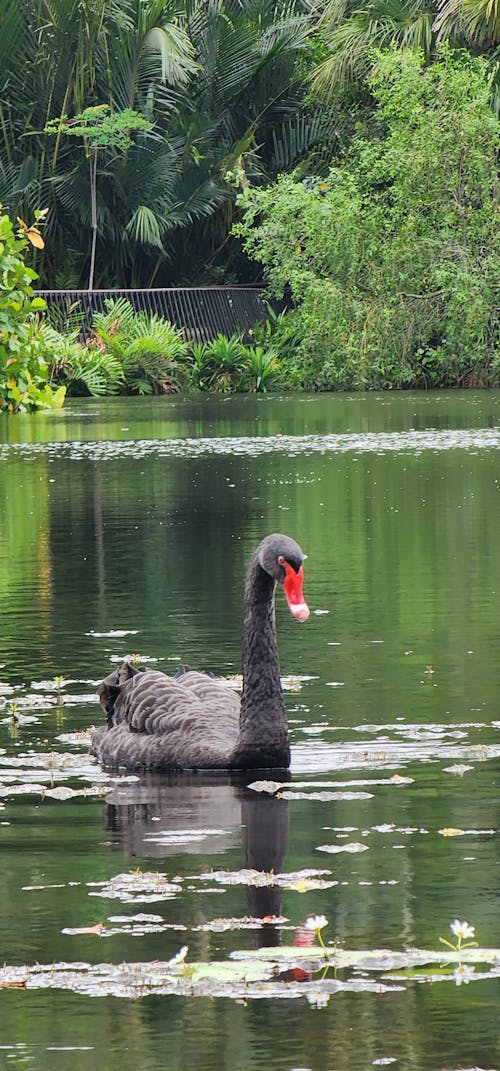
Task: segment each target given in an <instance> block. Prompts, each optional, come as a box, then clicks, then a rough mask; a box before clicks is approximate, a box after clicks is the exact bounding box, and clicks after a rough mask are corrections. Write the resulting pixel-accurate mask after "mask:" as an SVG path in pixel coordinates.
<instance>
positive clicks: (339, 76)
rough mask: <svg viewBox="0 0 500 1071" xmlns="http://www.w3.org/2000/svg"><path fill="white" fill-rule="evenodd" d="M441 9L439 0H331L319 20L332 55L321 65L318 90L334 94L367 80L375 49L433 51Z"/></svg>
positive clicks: (328, 96)
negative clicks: (394, 47)
mask: <svg viewBox="0 0 500 1071" xmlns="http://www.w3.org/2000/svg"><path fill="white" fill-rule="evenodd" d="M436 13H437V8H436V3H435V0H327V2H326V4H325V5H324V9H323V11H322V13H321V17H320V19H319V23H318V26H319V29H320V32H321V35H322V37H323V40H324V44H325V48H326V49H327V51H328V56H327V57H326V59H324V60H323V61H322V63H321V64H320V65H319V66H318V67H317V69H316V71H315V74H314V79H313V85H314V88H315V90H316V92H318V93H319V94H320V95H321V96H322V97H325V98H326V99H333V98H335V97H337V96H338V94H339V92H341V91H342V90H345V89H346V88H347V87H348V86H350V85H353V84H356V83H360V82H362V81H363V80H364V78H365V76H366V75H367V73H368V72H369V70H370V68H371V53H372V51H373V49H384V48H392V47H393V46H397V47H405V48H412V49H417V48H418V49H421V50H422V51H423V53H424V55H425V56H426V57H429V56H430V55H431V53H432V50H433V48H434V45H435V33H434V30H433V24H434V20H435V18H436Z"/></svg>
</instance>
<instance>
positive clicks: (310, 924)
mask: <svg viewBox="0 0 500 1071" xmlns="http://www.w3.org/2000/svg"><path fill="white" fill-rule="evenodd" d="M304 926H305V928H306V930H314V931H315V933H318V932H319V930H322V929H323V927H324V926H328V919H327V917H326V915H309V918H307V919H306V921H305V923H304Z"/></svg>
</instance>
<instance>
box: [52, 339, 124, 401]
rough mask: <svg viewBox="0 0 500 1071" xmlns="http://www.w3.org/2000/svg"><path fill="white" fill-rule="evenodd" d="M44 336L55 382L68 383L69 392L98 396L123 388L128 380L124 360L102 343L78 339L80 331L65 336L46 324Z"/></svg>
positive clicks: (66, 384) (113, 392) (53, 381)
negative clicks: (83, 342) (124, 382)
mask: <svg viewBox="0 0 500 1071" xmlns="http://www.w3.org/2000/svg"><path fill="white" fill-rule="evenodd" d="M42 335H43V340H44V345H45V349H46V354H47V358H48V359H49V361H50V378H51V382H52V383H61V382H62V383H64V384H65V386H66V387H67V390H68V393H69V394H91V395H93V396H96V397H98V396H99V395H104V394H115V393H116V392H117V391H118V390H119V389H120V387H121V385H122V383H123V379H124V374H123V368H122V366H121V364H120V361H119V360H117V358H116V357H114V356H113V355H112V354H110V353H106V352H105V351H104V352H103V351H102V350H101V349H99V347H98V346H95V345H84V344H82V343H81V342H78V340H77V336H78V335H79V330H76V331H73V332H71V333H70V334H68V335H65V334H61V332H59V331H56V330H55V328H54V327H52V326H51V325H50V324H49V323H43V324H42Z"/></svg>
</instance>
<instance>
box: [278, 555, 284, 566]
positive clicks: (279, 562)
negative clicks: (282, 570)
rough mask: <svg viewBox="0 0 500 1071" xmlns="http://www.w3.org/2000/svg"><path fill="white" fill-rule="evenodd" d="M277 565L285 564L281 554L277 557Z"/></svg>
mask: <svg viewBox="0 0 500 1071" xmlns="http://www.w3.org/2000/svg"><path fill="white" fill-rule="evenodd" d="M278 564H279V565H284V564H285V559H284V557H283V555H282V554H280V555H279V558H278Z"/></svg>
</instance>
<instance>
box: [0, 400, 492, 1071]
mask: <svg viewBox="0 0 500 1071" xmlns="http://www.w3.org/2000/svg"><path fill="white" fill-rule="evenodd" d="M499 455H500V392H498V391H491V392H443V393H428V394H426V393H420V394H413V393H394V394H392V393H387V394H378V395H314V396H304V397H299V396H272V395H270V396H262V397H259V396H244V397H243V396H237V397H223V396H220V397H215V396H211V397H210V396H193V397H189V398H179V397H172V398H146V399H133V398H128V399H122V398H120V399H113V398H111V399H104V400H97V399H73V400H71V401H70V403H68V404H67V406H66V407H65V408H64V409H63V410H62V411H61V412H57V413H56V412H55V413H42V414H37V415H33V416H23V415H20V416H14V417H9V418H7V417H4V418H3V421H2V423H1V425H0V457H1V461H2V466H1V477H0V495H1V511H0V516H1V522H0V523H1V535H2V538H1V545H0V586H1V595H2V610H3V613H2V641H3V643H2V653H1V655H0V659H1V662H2V668H1V672H0V697H1V702H2V709H1V710H0V858H1V866H0V903H1V907H2V927H1V956H0V959H1V961H2V962H3V964H4V968H3V969H0V987H1V988H2V991H1V994H0V1004H1V1017H0V1022H1V1029H0V1067H6V1068H7V1067H16V1066H17V1065H22V1066H28V1067H29V1066H31V1067H33V1068H35V1069H36V1071H59V1069H63V1071H67V1069H68V1068H70V1067H76V1068H78V1069H79V1071H80V1069H82V1071H87V1069H89V1071H90V1069H92V1071H94V1069H103V1071H115V1069H116V1071H135V1069H136V1068H137V1066H140V1067H141V1071H157V1069H158V1068H159V1067H163V1066H165V1067H168V1068H169V1069H170V1071H181V1069H182V1071H184V1069H186V1068H190V1069H191V1068H202V1069H203V1071H233V1069H234V1068H237V1069H238V1071H260V1069H262V1068H263V1067H265V1068H266V1069H269V1071H297V1069H311V1071H363V1069H365V1068H370V1067H372V1066H375V1067H377V1066H391V1067H392V1066H393V1067H394V1068H396V1069H398V1068H401V1069H404V1071H410V1069H411V1071H436V1069H438V1068H447V1069H458V1068H473V1067H474V1068H476V1067H479V1068H487V1069H490V1071H491V1069H493V1068H495V1069H498V1068H499V1067H500V1040H499V1039H500V1029H499V1027H500V1022H499V1007H500V1001H499V998H500V952H496V951H495V950H498V949H499V946H500V926H499V911H498V888H499V879H500V871H499V866H500V852H499V827H500V815H499V810H500V808H499V798H500V791H499V783H498V782H499V768H500V767H499V761H498V760H499V757H500V706H499V702H498V695H499V674H498V642H499V637H498V620H499V596H500V554H499V549H498V542H499V532H500V465H499ZM273 531H278V532H285V533H287V534H289V535H291V536H293V537H294V538H295V539H296V540H297V541H298V542H299V543H300V545H301V547H302V549H303V550H304V552H305V553H306V554H307V556H308V557H307V561H306V562H305V566H304V571H305V583H304V591H305V595H306V597H307V600H308V602H309V605H310V607H311V611H312V612H311V617H310V618H309V620H308V621H307V622H306V623H304V624H299V623H298V622H297V621H294V620H293V619H292V617H291V616H290V614H289V613H288V611H287V609H286V605H285V601H284V599H283V597H282V593H281V592H280V591H278V592H277V597H276V617H277V631H278V645H279V651H280V662H281V672H282V677H283V687H284V693H285V698H286V707H287V713H288V719H289V725H290V736H291V743H292V769H291V779H290V781H286V780H284V781H283V783H282V784H281V787H280V788H278V787H276V791H275V794H274V795H270V794H268V793H266V792H265V791H257V790H255V789H252V788H248V784H250V783H253V782H255V781H259V780H260V781H262V780H263V779H265V776H266V775H265V774H263V773H262V772H259V773H258V774H255V775H251V774H250V775H249V776H247V777H242V778H236V777H233V778H231V777H230V776H226V775H225V774H220V775H217V776H216V775H212V776H210V775H209V774H199V775H193V774H179V775H176V776H174V775H170V776H167V775H165V776H164V777H155V778H153V777H149V778H148V777H146V776H143V777H137V776H136V775H134V776H132V775H130V774H127V773H126V772H119V771H118V772H116V771H115V772H110V771H103V770H101V769H100V767H99V766H98V765H97V764H96V763H95V762H94V761H93V760H91V759H90V758H89V756H88V730H89V728H90V727H91V726H92V725H96V724H100V723H101V722H102V720H103V718H104V714H103V712H102V711H101V708H100V707H99V705H98V703H97V700H96V689H97V685H98V682H99V681H100V679H101V678H102V677H104V676H105V675H107V674H108V673H109V672H111V670H112V669H113V667H114V666H115V664H116V663H118V662H119V661H120V660H121V659H122V658H123V657H124V656H126V655H129V656H130V655H137V656H140V658H141V659H142V660H143V661H144V662H146V663H147V664H150V665H151V666H153V667H155V668H160V669H164V670H165V671H166V672H172V673H174V672H175V670H176V667H177V666H178V665H179V663H187V664H188V665H190V666H193V667H195V668H199V669H204V670H207V671H209V672H211V673H214V674H216V675H217V676H221V677H224V678H231V677H233V676H235V675H237V674H238V673H239V670H240V636H241V615H242V591H243V583H244V576H245V569H246V564H247V562H248V559H249V557H250V556H251V554H252V552H253V550H254V549H255V547H256V546H257V544H258V543H259V542H260V540H261V539H262V538H263V536H265V535H266V534H268V533H269V532H273ZM268 787H269V786H268ZM258 788H259V786H257V789H258ZM323 915H324V916H325V918H326V920H327V923H326V924H325V926H324V927H323V928H322V929H321V930H320V936H319V937H318V938H317V939H316V940H315V944H314V946H311V947H310V948H307V947H306V948H304V947H301V946H300V945H299V944H294V941H299V942H300V940H301V935H302V937H303V933H304V931H303V930H301V924H303V923H304V921H305V920H306V919H307V918H308V917H311V916H323ZM455 920H456V921H458V922H467V923H468V924H469V926H471V927H474V930H475V932H474V934H473V935H470V937H469V939H466V938H464V939H463V941H462V943H464V944H469V943H470V940H474V941H476V942H477V945H478V946H479V948H480V950H481V951H480V952H477V950H476V949H470V948H468V949H466V950H465V952H463V953H462V951H461V954H460V955H458V954H457V952H456V951H453V949H451V948H449V946H448V945H444V944H443V942H442V940H440V939H441V938H442V939H444V940H446V941H448V942H450V944H451V945H453V946H455V948H456V946H457V944H458V943H459V941H460V938H459V937H458V936H457V935H456V934H454V932H453V931H452V929H451V928H450V926H451V924H453V923H454V921H455ZM465 932H466V933H467V931H465ZM311 936H312V934H311ZM320 938H321V939H322V940H323V941H324V943H325V945H326V949H327V955H326V957H325V955H324V954H323V950H322V948H321V946H320V944H319V940H320ZM186 946H187V951H184V949H185V947H186ZM269 948H274V949H276V948H278V949H279V950H278V951H277V952H269ZM414 950H423V954H422V955H421V956H419V955H417V953H415V951H414ZM482 950H485V951H484V953H483V951H482ZM304 957H305V958H304ZM322 957H323V958H322Z"/></svg>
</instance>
